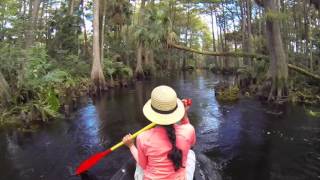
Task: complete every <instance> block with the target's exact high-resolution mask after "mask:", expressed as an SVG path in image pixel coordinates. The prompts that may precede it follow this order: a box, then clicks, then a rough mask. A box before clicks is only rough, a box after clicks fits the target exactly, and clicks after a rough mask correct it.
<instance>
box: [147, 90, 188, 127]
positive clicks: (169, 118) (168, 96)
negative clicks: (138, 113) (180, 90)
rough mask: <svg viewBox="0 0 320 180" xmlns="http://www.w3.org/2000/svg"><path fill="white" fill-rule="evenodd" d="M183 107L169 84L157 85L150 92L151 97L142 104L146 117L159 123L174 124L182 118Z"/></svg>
mask: <svg viewBox="0 0 320 180" xmlns="http://www.w3.org/2000/svg"><path fill="white" fill-rule="evenodd" d="M184 113H185V109H184V106H183V103H182V101H181V100H180V99H178V98H177V94H176V92H175V91H174V90H173V89H172V88H171V87H169V86H164V85H162V86H158V87H156V88H154V89H153V90H152V92H151V99H149V101H148V102H147V103H146V104H145V105H144V106H143V114H144V115H145V116H146V118H147V119H148V120H149V121H151V122H154V123H156V124H159V125H169V124H174V123H176V122H178V121H180V120H181V119H182V117H183V116H184Z"/></svg>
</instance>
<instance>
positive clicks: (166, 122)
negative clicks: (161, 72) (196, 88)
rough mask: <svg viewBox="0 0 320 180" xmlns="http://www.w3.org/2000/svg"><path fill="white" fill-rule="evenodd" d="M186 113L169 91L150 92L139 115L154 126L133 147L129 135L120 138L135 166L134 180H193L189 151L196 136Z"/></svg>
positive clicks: (191, 153)
mask: <svg viewBox="0 0 320 180" xmlns="http://www.w3.org/2000/svg"><path fill="white" fill-rule="evenodd" d="M188 109H189V106H184V103H183V102H182V101H181V100H180V99H178V98H177V94H176V92H175V91H174V90H173V89H172V88H171V87H168V86H158V87H156V88H155V89H153V91H152V93H151V99H150V100H149V101H148V102H147V103H146V104H145V105H144V107H143V114H144V115H145V117H146V118H147V119H148V120H149V121H151V122H155V123H156V124H158V126H156V127H155V128H153V129H150V130H148V131H145V132H143V133H142V134H140V135H139V136H138V137H137V139H136V145H134V143H133V141H132V140H130V136H131V135H130V134H128V135H126V136H125V137H124V138H123V142H124V143H125V144H126V146H127V147H129V149H130V151H131V153H132V155H133V157H134V159H135V160H136V162H137V167H136V172H135V179H136V180H142V179H144V180H155V179H156V180H162V179H166V180H186V179H187V180H192V179H193V174H194V170H195V155H194V152H193V151H192V150H190V149H191V147H192V146H193V145H194V144H195V142H196V136H195V130H194V128H193V126H192V125H191V124H190V123H189V119H188V117H187V113H186V112H187V110H188Z"/></svg>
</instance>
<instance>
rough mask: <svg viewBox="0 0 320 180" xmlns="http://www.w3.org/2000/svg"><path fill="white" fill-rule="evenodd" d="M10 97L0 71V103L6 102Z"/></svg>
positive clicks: (7, 86)
mask: <svg viewBox="0 0 320 180" xmlns="http://www.w3.org/2000/svg"><path fill="white" fill-rule="evenodd" d="M10 99H11V95H10V91H9V85H8V83H7V81H6V79H5V78H4V77H3V75H2V73H1V72H0V104H1V103H3V104H7V103H8V102H9V101H10Z"/></svg>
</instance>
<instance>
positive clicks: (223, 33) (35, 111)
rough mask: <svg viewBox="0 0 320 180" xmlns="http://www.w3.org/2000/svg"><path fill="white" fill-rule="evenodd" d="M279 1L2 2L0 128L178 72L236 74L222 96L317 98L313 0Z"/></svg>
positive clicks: (319, 46)
mask: <svg viewBox="0 0 320 180" xmlns="http://www.w3.org/2000/svg"><path fill="white" fill-rule="evenodd" d="M279 2H280V3H279ZM279 2H278V1H277V0H255V1H251V0H243V1H236V0H230V1H223V0H221V1H220V0H218V1H212V2H194V1H174V0H164V1H153V0H150V1H147V0H141V1H125V0H106V1H102V0H68V1H67V0H59V1H43V0H24V1H18V0H2V1H1V2H0V126H1V125H2V126H3V125H4V124H7V125H8V126H13V127H16V126H20V127H19V128H22V129H25V130H27V129H30V127H31V126H32V125H33V124H42V123H43V122H44V123H45V122H49V121H50V120H51V119H56V118H59V117H61V113H62V112H69V111H70V109H71V108H70V106H69V104H70V103H73V102H75V101H76V99H77V98H78V97H81V96H87V95H89V96H98V95H99V94H100V93H101V92H103V91H106V90H108V89H109V88H112V87H117V86H121V87H126V86H128V84H129V83H130V82H132V81H136V80H144V79H147V78H150V77H151V78H152V77H154V76H157V75H159V74H161V73H164V74H167V73H169V72H172V71H175V72H180V71H181V70H182V71H193V70H197V69H207V70H211V71H212V72H213V73H221V74H231V75H234V76H235V77H236V83H235V85H232V86H229V85H227V84H220V85H218V86H217V98H218V100H221V101H236V100H238V99H239V98H241V97H242V96H257V97H258V98H259V99H260V100H261V101H263V102H268V103H274V104H284V103H286V102H294V103H301V104H308V105H312V106H316V105H319V104H320V97H319V94H320V81H319V80H320V28H319V25H320V24H319V22H320V21H319V17H320V16H319V13H320V10H319V3H317V1H310V2H306V1H302V0H296V1H294V2H291V1H282V0H281V1H279ZM230 7H233V8H232V9H230ZM203 17H206V18H203ZM208 20H209V21H208ZM89 26H90V27H89ZM310 114H316V115H317V112H311V113H310Z"/></svg>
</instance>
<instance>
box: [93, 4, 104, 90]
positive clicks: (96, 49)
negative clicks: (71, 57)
mask: <svg viewBox="0 0 320 180" xmlns="http://www.w3.org/2000/svg"><path fill="white" fill-rule="evenodd" d="M99 10H100V0H94V4H93V64H92V70H91V80H92V82H93V83H94V86H95V89H96V90H103V89H104V88H105V78H104V75H103V71H102V64H101V55H100V52H101V51H100V32H99V29H100V28H99V24H100V21H99Z"/></svg>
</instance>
